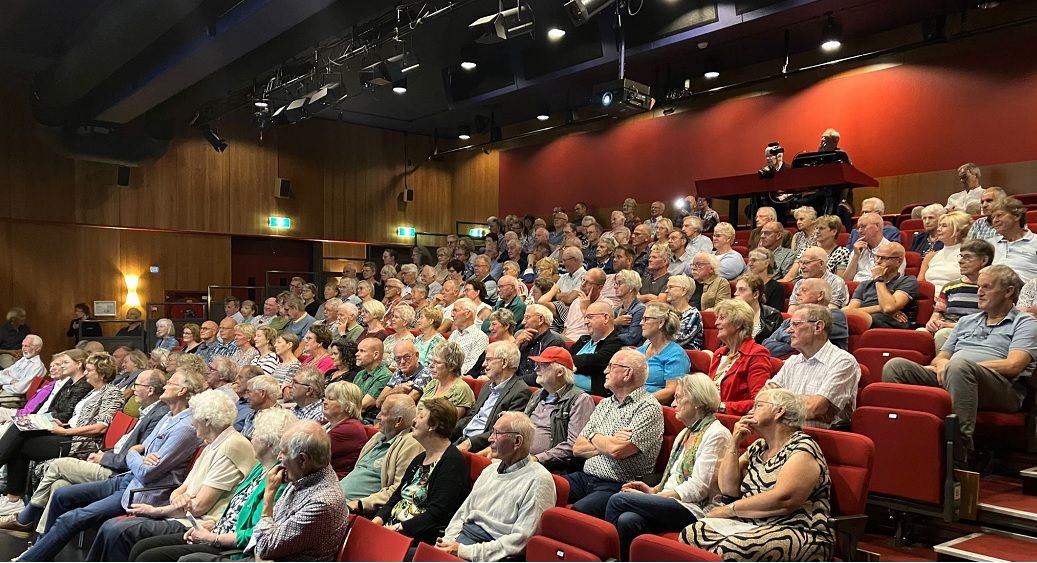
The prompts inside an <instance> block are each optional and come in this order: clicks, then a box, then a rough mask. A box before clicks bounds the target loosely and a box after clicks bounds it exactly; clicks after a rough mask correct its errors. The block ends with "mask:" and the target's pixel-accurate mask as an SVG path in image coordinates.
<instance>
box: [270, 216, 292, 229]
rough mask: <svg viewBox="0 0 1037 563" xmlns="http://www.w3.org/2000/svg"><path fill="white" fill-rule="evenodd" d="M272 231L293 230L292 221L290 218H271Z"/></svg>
mask: <svg viewBox="0 0 1037 563" xmlns="http://www.w3.org/2000/svg"><path fill="white" fill-rule="evenodd" d="M270 228H271V229H291V228H292V219H291V218H290V217H274V216H271V217H270Z"/></svg>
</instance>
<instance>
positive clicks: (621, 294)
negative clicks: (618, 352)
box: [613, 269, 669, 346]
mask: <svg viewBox="0 0 1037 563" xmlns="http://www.w3.org/2000/svg"><path fill="white" fill-rule="evenodd" d="M668 283H669V282H667V284H668ZM615 284H616V297H617V298H618V299H619V305H617V306H616V307H615V309H614V310H613V314H614V315H615V317H616V318H615V321H614V324H615V326H616V333H617V334H618V335H619V338H620V340H622V341H623V344H625V345H627V346H640V345H641V343H642V342H644V335H643V334H642V332H641V318H642V317H643V316H644V314H645V305H644V303H642V302H641V300H640V299H638V295H639V294H640V292H641V276H640V275H638V273H637V272H635V271H633V270H629V269H626V270H620V271H619V272H617V273H616V275H615Z"/></svg>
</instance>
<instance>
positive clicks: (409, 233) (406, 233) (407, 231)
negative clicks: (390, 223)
mask: <svg viewBox="0 0 1037 563" xmlns="http://www.w3.org/2000/svg"><path fill="white" fill-rule="evenodd" d="M415 232H417V231H416V229H415V228H414V227H396V236H399V237H413V236H414V233H415Z"/></svg>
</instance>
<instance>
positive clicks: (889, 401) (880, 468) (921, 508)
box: [851, 383, 958, 540]
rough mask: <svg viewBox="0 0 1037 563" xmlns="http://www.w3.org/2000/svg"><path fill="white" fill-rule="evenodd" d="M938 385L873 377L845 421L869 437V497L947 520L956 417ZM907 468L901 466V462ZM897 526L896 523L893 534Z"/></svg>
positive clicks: (953, 512)
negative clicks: (871, 465) (876, 380)
mask: <svg viewBox="0 0 1037 563" xmlns="http://www.w3.org/2000/svg"><path fill="white" fill-rule="evenodd" d="M952 412H953V411H952V409H951V397H950V395H949V394H948V393H947V392H946V391H944V390H943V389H940V388H936V387H923V386H918V385H901V384H896V383H875V384H872V385H869V386H868V387H867V388H865V389H864V391H862V392H861V397H860V402H859V403H858V405H857V410H855V411H854V413H853V419H852V424H851V427H852V429H853V431H854V432H856V433H859V434H863V435H865V436H868V437H869V438H871V440H872V441H873V442H874V443H875V470H874V475H873V476H872V480H871V498H870V501H871V502H872V503H873V504H876V505H878V506H883V507H886V508H889V509H892V510H894V512H895V513H897V514H902V513H916V514H925V515H929V516H935V517H939V518H943V519H944V520H945V521H948V522H950V521H953V520H955V519H956V518H957V508H956V507H955V503H954V490H955V489H954V487H955V483H954V478H953V464H954V457H953V456H954V441H955V440H956V436H957V433H958V424H957V422H958V420H957V417H956V416H954V415H953V414H952ZM907 467H909V468H911V470H910V471H905V470H904V468H907ZM903 537H904V533H903V531H902V530H901V529H900V527H899V526H898V532H897V539H898V540H902V539H903Z"/></svg>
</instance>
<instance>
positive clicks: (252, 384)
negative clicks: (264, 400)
mask: <svg viewBox="0 0 1037 563" xmlns="http://www.w3.org/2000/svg"><path fill="white" fill-rule="evenodd" d="M248 390H249V391H262V392H264V393H266V395H267V397H269V398H271V399H273V400H275V401H276V400H277V399H278V398H279V397H280V396H281V385H280V384H278V383H277V380H276V379H274V377H273V376H272V375H257V376H256V377H253V378H252V379H250V380H248Z"/></svg>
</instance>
